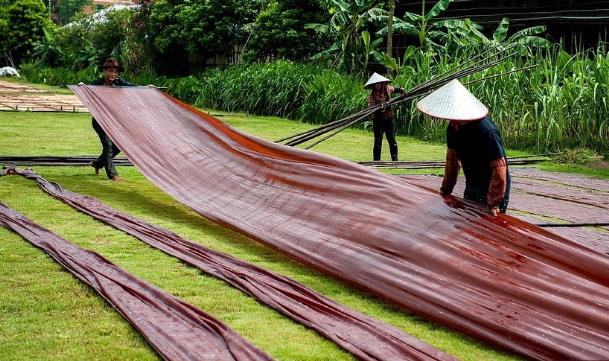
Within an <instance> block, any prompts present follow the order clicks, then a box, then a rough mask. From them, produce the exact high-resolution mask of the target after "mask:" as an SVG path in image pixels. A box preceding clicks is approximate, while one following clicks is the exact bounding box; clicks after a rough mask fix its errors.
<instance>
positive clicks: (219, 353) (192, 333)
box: [0, 203, 272, 361]
mask: <svg viewBox="0 0 609 361" xmlns="http://www.w3.org/2000/svg"><path fill="white" fill-rule="evenodd" d="M0 226H2V227H5V228H7V229H9V230H11V231H13V232H15V233H17V234H18V235H20V236H21V237H23V238H25V239H26V240H27V241H29V242H30V243H31V244H33V245H34V246H36V247H38V248H40V249H42V250H43V251H45V252H46V253H47V254H48V255H49V256H51V257H52V258H53V259H54V260H55V261H57V263H59V264H61V265H62V266H63V268H65V269H66V270H67V271H68V272H70V273H71V274H72V275H74V276H75V277H76V278H78V279H79V280H80V281H82V282H84V283H86V284H87V285H89V286H90V287H91V288H93V289H94V290H95V291H96V292H97V293H98V294H99V295H100V296H101V297H103V298H104V299H105V300H106V301H108V303H109V304H110V305H112V307H114V308H115V309H116V310H117V311H118V312H119V313H120V314H121V315H122V316H123V317H124V318H125V319H126V320H127V321H129V323H131V324H132V325H133V327H135V328H136V329H137V330H138V331H139V332H140V333H141V334H142V336H144V338H145V339H146V340H147V341H148V343H149V344H150V345H151V346H152V347H153V348H154V349H155V350H156V351H157V353H158V354H159V355H160V356H161V357H162V358H163V359H165V360H173V361H181V360H184V361H187V360H192V361H194V360H208V361H218V360H226V361H228V360H238V361H253V360H256V361H269V360H272V358H271V357H270V356H268V355H267V354H265V353H264V352H263V351H261V350H259V349H257V348H256V347H255V346H253V345H252V344H250V343H249V342H248V341H246V340H245V339H244V338H242V337H241V336H239V335H238V334H237V333H235V332H234V331H233V330H231V329H230V328H228V327H227V326H226V325H225V324H223V323H222V322H219V321H218V320H216V319H214V318H213V317H211V316H210V315H208V314H206V313H205V312H203V311H201V310H199V309H198V308H196V307H194V306H192V305H190V304H188V303H186V302H184V301H181V300H179V299H177V298H175V297H173V296H171V295H169V294H167V293H165V292H163V291H161V290H160V289H158V288H156V287H154V286H152V285H150V284H148V283H146V282H144V281H142V280H140V279H138V278H135V277H134V276H132V275H131V274H129V273H127V272H125V271H123V270H122V269H121V268H119V267H117V266H116V265H114V264H113V263H112V262H110V261H108V260H107V259H105V258H104V257H102V256H100V255H99V254H97V253H95V252H92V251H88V250H85V249H82V248H80V247H77V246H75V245H73V244H72V243H70V242H68V241H66V240H65V239H63V238H61V237H59V236H58V235H56V234H55V233H53V232H51V231H49V230H48V229H46V228H43V227H41V226H39V225H37V224H35V223H33V222H32V221H30V220H29V219H27V218H25V217H24V216H23V215H21V214H19V213H17V212H15V211H14V210H12V209H10V208H8V207H7V206H5V205H4V204H2V203H0Z"/></svg>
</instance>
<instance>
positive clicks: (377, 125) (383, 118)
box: [364, 73, 404, 161]
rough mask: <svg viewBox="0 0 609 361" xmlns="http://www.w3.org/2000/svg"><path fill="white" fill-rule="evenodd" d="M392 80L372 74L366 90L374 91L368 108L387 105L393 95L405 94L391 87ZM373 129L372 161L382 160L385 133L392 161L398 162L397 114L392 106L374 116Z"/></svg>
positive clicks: (365, 86)
mask: <svg viewBox="0 0 609 361" xmlns="http://www.w3.org/2000/svg"><path fill="white" fill-rule="evenodd" d="M390 82H391V80H389V79H387V78H385V77H384V76H382V75H379V74H377V73H374V74H372V76H371V77H370V79H369V80H368V82H367V83H366V85H364V88H368V89H372V92H371V93H370V95H369V96H368V106H369V107H371V106H374V105H377V104H384V103H387V102H388V101H389V100H390V99H391V94H393V93H404V89H402V88H399V87H393V86H391V85H389V83H390ZM372 128H373V130H374V147H373V148H372V159H373V160H375V161H378V160H381V148H382V145H383V133H385V137H386V138H387V143H389V153H390V154H391V160H392V161H397V160H398V143H397V142H396V140H395V113H394V111H393V109H392V108H391V106H387V107H383V108H382V109H380V110H379V111H377V112H375V113H374V114H373V116H372Z"/></svg>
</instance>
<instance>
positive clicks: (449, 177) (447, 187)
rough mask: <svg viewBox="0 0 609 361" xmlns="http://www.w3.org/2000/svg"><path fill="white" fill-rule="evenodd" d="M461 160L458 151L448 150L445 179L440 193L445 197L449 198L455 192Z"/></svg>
mask: <svg viewBox="0 0 609 361" xmlns="http://www.w3.org/2000/svg"><path fill="white" fill-rule="evenodd" d="M459 169H460V166H459V158H458V157H457V151H456V150H454V149H451V148H448V149H447V150H446V165H445V166H444V179H443V180H442V187H441V188H440V193H441V194H442V195H443V196H447V195H449V194H451V193H452V192H453V188H455V184H457V177H459Z"/></svg>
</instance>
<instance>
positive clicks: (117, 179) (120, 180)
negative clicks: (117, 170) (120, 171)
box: [110, 175, 125, 182]
mask: <svg viewBox="0 0 609 361" xmlns="http://www.w3.org/2000/svg"><path fill="white" fill-rule="evenodd" d="M110 180H111V181H113V182H124V181H125V180H124V179H123V178H121V177H120V176H117V175H115V176H114V177H112V178H110Z"/></svg>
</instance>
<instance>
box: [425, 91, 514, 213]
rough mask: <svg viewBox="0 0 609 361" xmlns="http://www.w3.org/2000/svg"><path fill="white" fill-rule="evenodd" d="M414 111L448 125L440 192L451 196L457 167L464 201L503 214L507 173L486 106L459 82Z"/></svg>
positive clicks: (497, 133)
mask: <svg viewBox="0 0 609 361" xmlns="http://www.w3.org/2000/svg"><path fill="white" fill-rule="evenodd" d="M417 108H418V109H419V110H420V111H421V112H423V113H425V114H427V115H430V116H432V117H434V118H438V119H446V120H449V121H450V123H449V125H448V128H447V130H446V142H447V150H446V165H445V169H444V180H443V181H442V187H441V188H440V193H441V194H442V195H443V196H447V195H450V194H451V193H452V191H453V188H454V186H455V184H456V183H457V177H458V175H459V168H460V166H461V167H463V173H465V192H464V194H463V198H465V199H467V200H470V201H474V202H477V203H481V204H484V205H486V206H487V207H488V210H489V213H490V214H492V215H494V216H496V215H498V214H499V213H505V212H506V210H507V205H508V201H509V198H510V174H509V172H508V165H507V160H506V153H505V148H504V146H503V141H502V139H501V134H500V132H499V129H497V127H496V126H495V124H494V123H493V122H492V120H491V119H490V117H489V116H488V109H487V107H486V106H485V105H484V104H482V103H481V102H480V101H479V100H478V99H477V98H476V97H475V96H474V95H473V94H471V93H470V92H469V91H468V90H467V89H466V88H465V87H464V86H463V85H462V84H461V83H460V82H459V81H458V80H453V81H451V82H450V83H448V84H446V85H444V86H443V87H441V88H439V89H438V90H436V91H434V92H433V93H431V94H430V95H428V96H427V97H425V98H424V99H422V100H421V101H420V102H419V103H417Z"/></svg>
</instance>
